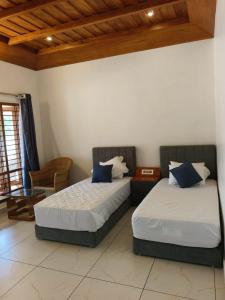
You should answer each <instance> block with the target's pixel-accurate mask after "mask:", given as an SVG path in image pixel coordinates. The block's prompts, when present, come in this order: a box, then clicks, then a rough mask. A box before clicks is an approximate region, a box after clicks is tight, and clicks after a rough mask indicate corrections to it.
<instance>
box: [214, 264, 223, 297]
mask: <svg viewBox="0 0 225 300" xmlns="http://www.w3.org/2000/svg"><path fill="white" fill-rule="evenodd" d="M215 286H216V288H224V289H225V278H224V270H223V269H215ZM224 299H225V298H224Z"/></svg>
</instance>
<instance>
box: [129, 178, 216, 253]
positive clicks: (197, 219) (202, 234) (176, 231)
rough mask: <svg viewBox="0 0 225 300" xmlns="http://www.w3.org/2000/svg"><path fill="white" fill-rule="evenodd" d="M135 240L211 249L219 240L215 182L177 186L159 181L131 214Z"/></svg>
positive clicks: (166, 181) (166, 180) (164, 180)
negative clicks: (183, 186)
mask: <svg viewBox="0 0 225 300" xmlns="http://www.w3.org/2000/svg"><path fill="white" fill-rule="evenodd" d="M132 228H133V235H134V237H136V238H138V239H143V240H148V241H156V242H162V243H171V244H176V245H182V246H189V247H203V248H214V247H217V246H218V245H219V243H220V241H221V233H220V218H219V200H218V192H217V182H216V181H215V180H207V181H206V184H205V185H196V186H194V187H191V188H185V189H182V188H179V187H178V186H175V185H169V184H168V178H164V179H162V180H160V182H159V183H158V184H157V185H156V186H155V187H154V188H153V189H152V191H151V192H150V193H149V194H148V195H147V196H146V197H145V199H144V200H143V201H142V203H141V204H140V205H139V206H138V207H137V209H136V210H135V212H134V213H133V216H132Z"/></svg>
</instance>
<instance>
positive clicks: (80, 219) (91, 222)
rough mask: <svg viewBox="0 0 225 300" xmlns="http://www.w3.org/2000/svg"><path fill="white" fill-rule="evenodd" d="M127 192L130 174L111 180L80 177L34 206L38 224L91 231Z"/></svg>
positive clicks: (122, 199) (102, 222)
mask: <svg viewBox="0 0 225 300" xmlns="http://www.w3.org/2000/svg"><path fill="white" fill-rule="evenodd" d="M129 195H130V177H124V178H122V179H113V182H112V183H92V182H91V178H87V179H85V180H82V181H80V182H78V183H76V184H74V185H72V186H70V187H68V188H66V189H64V190H62V191H60V192H58V193H56V194H54V195H52V196H50V197H48V198H46V199H45V200H43V201H41V202H39V203H37V204H36V205H35V206H34V210H35V218H36V224H37V225H38V226H42V227H49V228H59V229H65V230H74V231H89V232H95V231H97V230H98V229H99V228H101V227H102V226H103V225H104V223H105V222H106V221H107V220H108V219H109V217H110V216H111V214H112V213H113V212H114V211H115V210H117V209H118V208H119V207H120V206H121V205H122V203H123V202H124V201H125V200H127V198H128V197H129Z"/></svg>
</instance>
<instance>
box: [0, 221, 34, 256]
mask: <svg viewBox="0 0 225 300" xmlns="http://www.w3.org/2000/svg"><path fill="white" fill-rule="evenodd" d="M32 233H34V223H33V222H14V221H10V222H9V223H8V224H7V226H3V227H1V229H0V254H2V253H4V252H6V251H8V249H10V248H11V247H13V246H15V245H16V244H17V243H19V242H21V241H22V240H24V239H25V238H27V237H28V236H30V235H31V234H32Z"/></svg>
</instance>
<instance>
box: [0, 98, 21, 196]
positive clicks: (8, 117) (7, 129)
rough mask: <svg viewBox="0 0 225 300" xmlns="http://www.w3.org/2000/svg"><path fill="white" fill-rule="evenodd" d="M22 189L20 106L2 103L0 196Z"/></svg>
mask: <svg viewBox="0 0 225 300" xmlns="http://www.w3.org/2000/svg"><path fill="white" fill-rule="evenodd" d="M21 187H22V168H21V156H20V137H19V105H18V104H6V103H0V195H4V194H5V193H9V192H11V191H14V190H16V189H19V188H21Z"/></svg>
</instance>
